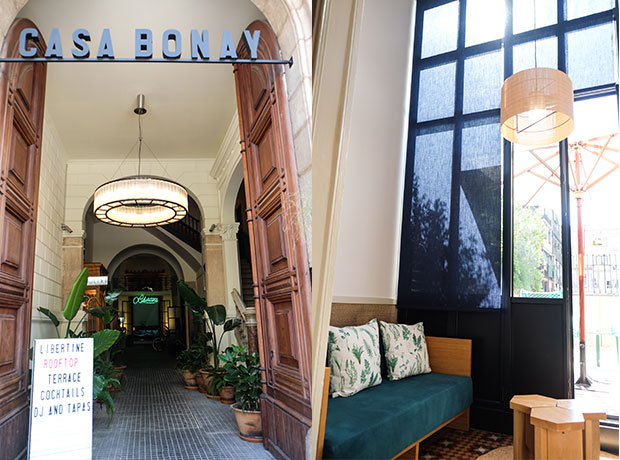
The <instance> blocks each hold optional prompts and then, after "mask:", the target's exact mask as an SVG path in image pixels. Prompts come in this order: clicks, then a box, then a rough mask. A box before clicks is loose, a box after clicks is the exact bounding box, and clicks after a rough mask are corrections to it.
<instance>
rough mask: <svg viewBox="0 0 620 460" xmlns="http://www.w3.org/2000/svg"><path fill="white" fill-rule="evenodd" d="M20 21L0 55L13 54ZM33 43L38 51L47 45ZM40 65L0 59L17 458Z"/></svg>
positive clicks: (3, 400)
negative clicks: (1, 61)
mask: <svg viewBox="0 0 620 460" xmlns="http://www.w3.org/2000/svg"><path fill="white" fill-rule="evenodd" d="M26 27H35V25H34V24H33V23H32V22H30V21H28V20H26V19H17V20H16V21H15V22H14V23H13V25H12V26H11V29H10V30H9V33H8V34H7V37H6V39H5V41H4V45H3V48H2V51H1V52H0V54H1V55H2V57H17V56H19V54H18V44H19V43H18V42H19V34H20V32H21V30H22V29H24V28H26ZM29 46H37V47H38V48H39V50H40V51H39V54H40V55H43V53H44V51H45V49H44V46H45V45H44V43H43V40H40V41H39V42H38V43H29ZM45 73H46V67H45V64H43V63H36V64H35V63H19V64H17V63H3V64H1V65H0V444H1V445H2V448H1V452H0V457H2V458H9V459H13V458H15V457H16V456H17V455H18V454H19V453H20V452H21V451H22V450H23V449H24V448H25V447H26V445H27V438H28V393H27V390H28V349H29V348H30V316H31V307H32V274H33V267H34V248H35V230H36V219H37V202H38V195H39V166H40V160H41V131H42V128H43V103H44V101H45Z"/></svg>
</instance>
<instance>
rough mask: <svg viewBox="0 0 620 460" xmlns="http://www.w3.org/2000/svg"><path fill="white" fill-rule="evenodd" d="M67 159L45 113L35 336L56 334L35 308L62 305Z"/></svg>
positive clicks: (59, 307)
mask: <svg viewBox="0 0 620 460" xmlns="http://www.w3.org/2000/svg"><path fill="white" fill-rule="evenodd" d="M65 158H66V150H65V148H64V146H63V144H62V142H61V140H60V138H59V137H58V132H57V131H56V128H55V127H54V123H53V121H52V120H51V119H50V118H49V117H48V116H45V120H44V124H43V144H42V146H41V179H40V183H39V209H38V217H37V242H36V249H35V259H34V279H33V289H32V310H33V313H32V339H37V338H46V337H55V336H56V333H55V332H54V329H53V326H52V325H51V323H50V322H49V320H47V318H46V317H45V316H43V315H41V313H39V312H38V311H37V310H36V309H37V307H44V308H48V309H50V310H52V311H55V312H60V311H61V310H62V308H63V304H62V292H61V285H62V265H63V236H62V230H61V228H60V225H61V224H62V223H63V219H64V208H65V177H66V170H65V167H66V166H65V165H66V160H65ZM58 316H59V315H58Z"/></svg>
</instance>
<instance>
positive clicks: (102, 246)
mask: <svg viewBox="0 0 620 460" xmlns="http://www.w3.org/2000/svg"><path fill="white" fill-rule="evenodd" d="M91 237H92V238H93V241H95V244H94V245H93V259H92V261H93V262H101V263H102V264H103V265H104V266H105V267H106V268H108V267H109V266H110V262H111V261H112V259H113V258H114V257H115V256H116V255H117V254H118V253H119V252H121V251H122V250H124V249H127V248H130V247H132V246H136V245H142V244H149V245H152V246H157V247H160V248H163V249H165V250H166V251H168V252H170V253H171V254H172V255H173V256H175V258H176V259H177V261H178V262H179V264H180V265H181V269H182V270H183V278H184V279H185V280H186V281H194V280H195V279H196V271H195V270H193V269H192V268H191V267H190V266H189V265H188V264H187V262H185V261H184V260H183V259H182V258H181V257H179V256H178V255H177V254H175V252H174V250H173V249H171V248H170V247H169V246H168V245H166V244H165V243H162V242H161V241H160V240H159V239H158V238H157V237H155V236H153V235H151V234H150V233H149V232H147V231H146V230H144V229H141V228H121V227H116V226H114V225H108V224H104V223H96V224H94V225H93V234H92V235H87V238H91ZM112 275H113V273H109V276H112Z"/></svg>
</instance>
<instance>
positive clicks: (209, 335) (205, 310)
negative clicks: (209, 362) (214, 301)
mask: <svg viewBox="0 0 620 460" xmlns="http://www.w3.org/2000/svg"><path fill="white" fill-rule="evenodd" d="M177 285H178V287H179V293H180V294H181V297H182V298H183V300H184V301H185V302H186V303H187V305H188V306H189V307H190V308H191V309H192V313H193V314H194V317H195V318H196V319H197V320H198V321H201V322H202V323H203V327H204V329H205V330H204V337H205V338H206V340H207V341H208V342H209V343H210V346H211V351H212V352H213V356H214V360H213V367H214V368H215V369H217V368H218V367H219V361H218V359H217V356H218V354H219V350H220V346H221V345H222V339H223V338H224V334H225V333H226V332H229V331H232V330H234V329H235V328H236V327H238V326H239V325H240V324H241V321H240V320H239V319H238V318H230V319H226V307H225V306H224V305H207V302H206V300H204V299H203V298H202V297H200V296H199V295H198V294H197V293H196V291H194V290H193V289H192V288H191V287H189V286H188V285H187V284H185V283H184V282H183V281H177ZM216 326H223V328H222V332H221V333H220V334H219V336H218V330H217V328H216Z"/></svg>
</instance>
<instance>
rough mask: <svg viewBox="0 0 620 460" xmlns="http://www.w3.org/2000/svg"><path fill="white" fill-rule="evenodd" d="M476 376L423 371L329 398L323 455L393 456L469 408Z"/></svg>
mask: <svg viewBox="0 0 620 460" xmlns="http://www.w3.org/2000/svg"><path fill="white" fill-rule="evenodd" d="M472 401H473V388H472V381H471V378H470V377H461V376H458V375H449V374H436V373H430V374H423V375H416V376H413V377H408V378H406V379H402V380H397V381H393V382H392V381H389V380H384V381H383V383H381V385H378V386H376V387H372V388H368V389H366V390H363V391H361V392H359V393H357V394H356V395H353V396H349V397H347V398H330V399H329V401H328V404H327V421H326V424H325V444H324V449H323V458H325V459H328V458H331V459H347V458H348V459H384V458H386V459H389V458H392V457H393V456H394V455H396V454H398V453H400V452H401V451H402V450H404V449H405V448H406V447H408V446H409V445H411V444H412V443H414V442H415V441H417V440H418V439H420V438H421V437H423V436H424V435H426V434H428V433H430V432H431V431H433V430H434V429H435V428H437V427H438V426H439V425H441V424H442V423H445V422H447V421H448V420H450V419H451V418H452V417H454V416H456V415H458V414H459V413H461V412H463V411H464V410H465V409H467V408H468V407H469V406H470V405H471V403H472Z"/></svg>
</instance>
